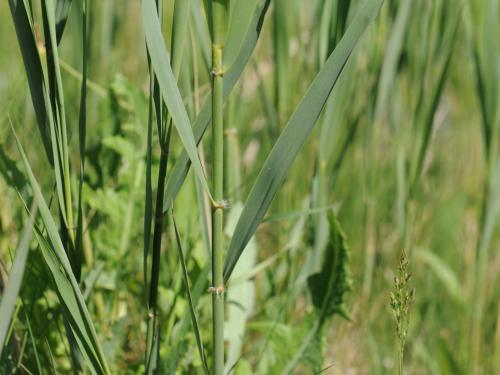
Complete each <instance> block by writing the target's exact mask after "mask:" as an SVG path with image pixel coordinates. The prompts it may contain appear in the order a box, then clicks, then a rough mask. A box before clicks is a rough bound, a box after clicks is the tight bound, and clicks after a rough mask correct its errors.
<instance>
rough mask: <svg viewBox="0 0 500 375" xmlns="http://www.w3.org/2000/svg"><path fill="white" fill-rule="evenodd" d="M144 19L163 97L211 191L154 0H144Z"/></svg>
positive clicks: (187, 150) (199, 172)
mask: <svg viewBox="0 0 500 375" xmlns="http://www.w3.org/2000/svg"><path fill="white" fill-rule="evenodd" d="M141 10H142V20H143V27H144V33H145V35H146V44H147V47H148V52H149V55H150V57H151V65H152V66H153V70H154V72H155V75H156V77H157V79H158V83H159V85H160V90H161V93H162V97H163V100H164V101H165V104H166V106H167V108H168V111H169V114H170V115H171V116H172V119H173V123H174V125H175V127H176V128H177V131H178V134H179V137H180V139H181V141H182V143H183V145H184V147H185V150H186V152H187V154H188V155H189V159H190V160H191V162H192V163H193V165H194V170H195V173H196V175H197V177H198V178H199V179H200V181H201V183H202V185H203V188H204V189H205V190H206V192H207V193H208V194H209V195H210V190H209V188H208V183H207V179H206V177H205V173H204V172H203V168H202V166H201V161H200V158H199V155H198V152H197V149H196V142H195V139H194V136H193V131H192V129H191V124H190V121H189V117H188V114H187V112H186V108H185V106H184V103H183V102H182V98H181V94H180V92H179V88H178V87H177V83H176V79H175V77H174V73H173V72H172V68H171V67H170V59H169V57H168V54H167V50H166V48H165V43H164V41H163V36H162V33H161V27H160V22H159V19H158V14H157V11H156V5H155V3H154V1H153V0H142V6H141Z"/></svg>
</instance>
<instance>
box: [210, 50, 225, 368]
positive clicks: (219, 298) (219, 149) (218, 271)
mask: <svg viewBox="0 0 500 375" xmlns="http://www.w3.org/2000/svg"><path fill="white" fill-rule="evenodd" d="M212 59H213V62H212V63H213V78H212V91H213V97H212V111H213V124H212V127H213V137H212V138H213V145H212V146H213V150H212V151H213V163H214V164H213V195H214V199H215V200H216V202H222V200H223V185H224V122H223V113H222V112H223V108H222V94H223V92H222V90H223V87H222V76H221V75H220V74H219V72H221V71H222V47H221V46H220V45H216V44H214V45H213V48H212ZM223 220H224V214H223V205H222V204H216V205H214V206H213V208H212V283H213V285H212V288H213V289H212V290H213V293H212V308H213V340H214V348H213V351H214V352H213V373H214V375H220V374H222V373H223V371H224V295H223V293H221V291H222V290H223V289H221V288H223V266H224V260H223V256H222V252H223V240H224V239H223Z"/></svg>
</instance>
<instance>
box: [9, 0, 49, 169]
mask: <svg viewBox="0 0 500 375" xmlns="http://www.w3.org/2000/svg"><path fill="white" fill-rule="evenodd" d="M9 6H10V12H11V14H12V20H13V21H14V26H15V28H16V35H17V40H18V42H19V48H20V49H21V54H22V56H23V62H24V68H25V70H26V75H27V77H28V84H29V88H30V93H31V100H32V102H33V107H34V109H35V114H36V119H37V123H38V129H39V130H40V135H41V137H42V141H43V146H44V148H45V153H46V155H47V158H48V159H49V161H50V163H53V158H52V145H51V141H50V134H49V129H48V127H47V112H46V108H45V101H44V80H43V71H42V63H41V61H40V55H39V53H38V46H37V43H36V40H35V35H34V32H33V27H32V24H31V21H30V14H31V10H30V9H27V8H26V5H25V2H24V1H23V0H9Z"/></svg>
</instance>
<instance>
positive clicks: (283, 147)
mask: <svg viewBox="0 0 500 375" xmlns="http://www.w3.org/2000/svg"><path fill="white" fill-rule="evenodd" d="M382 3H383V0H367V1H365V3H364V4H363V6H362V7H361V8H360V10H359V11H358V13H357V15H356V16H355V18H354V19H353V21H352V23H351V25H350V26H349V27H348V29H347V31H346V33H345V34H344V36H343V37H342V39H341V41H340V42H339V44H338V45H337V47H336V48H335V50H334V51H333V52H332V54H331V55H330V57H329V58H328V60H327V61H326V63H325V64H324V66H323V68H322V69H321V71H320V72H319V73H318V74H317V76H316V78H315V79H314V81H313V83H312V84H311V86H310V87H309V89H308V91H307V93H306V95H305V96H304V98H303V99H302V101H301V103H300V104H299V106H298V108H297V109H296V111H295V112H294V114H293V115H292V117H291V118H290V120H289V122H288V124H287V126H286V128H285V129H284V130H283V133H282V134H281V135H280V137H279V138H278V141H277V142H276V144H275V145H274V147H273V149H272V150H271V153H270V154H269V156H268V158H267V160H266V161H265V163H264V166H263V167H262V169H261V171H260V173H259V176H258V177H257V181H256V182H255V184H254V186H253V188H252V190H251V192H250V196H249V197H248V199H247V202H246V204H245V207H244V209H243V212H242V214H241V216H240V219H239V220H238V224H237V226H236V230H235V232H234V235H233V237H232V239H231V242H230V244H229V251H228V256H227V258H226V263H225V265H224V282H227V281H228V280H229V277H230V276H231V273H232V271H233V269H234V267H235V266H236V263H237V262H238V259H239V257H240V256H241V253H242V252H243V250H244V249H245V246H246V244H247V243H248V241H249V240H250V238H251V237H252V235H253V234H254V233H255V231H256V230H257V227H258V226H259V224H260V223H261V222H262V220H263V218H264V214H265V213H266V211H267V209H268V208H269V206H270V205H271V202H272V201H273V199H274V197H275V195H276V193H277V191H278V189H279V187H280V186H281V184H282V182H283V180H284V179H285V177H286V174H287V172H288V170H289V169H290V166H291V165H292V163H293V161H294V160H295V158H296V156H297V155H298V153H299V151H300V149H301V147H302V145H303V144H304V142H305V141H306V139H307V137H308V135H309V134H310V132H311V131H312V129H313V128H314V125H315V123H316V121H317V119H318V117H319V115H320V114H321V111H322V109H323V107H324V105H325V103H326V101H327V99H328V97H329V95H330V93H331V91H332V89H333V87H334V86H335V83H336V82H337V79H338V77H339V76H340V74H341V73H342V71H343V69H344V66H345V64H346V62H347V60H348V59H349V56H350V55H351V53H352V51H353V50H354V47H355V46H356V44H357V42H358V40H359V38H360V37H361V35H362V34H363V32H364V31H365V29H366V28H367V27H368V25H369V24H370V23H371V21H372V19H373V18H374V17H375V15H376V14H377V13H378V10H379V9H380V6H381V5H382Z"/></svg>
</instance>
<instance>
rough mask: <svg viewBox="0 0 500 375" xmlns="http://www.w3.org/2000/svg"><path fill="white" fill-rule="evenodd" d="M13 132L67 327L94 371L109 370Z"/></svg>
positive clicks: (68, 264) (55, 232)
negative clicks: (36, 205) (44, 233)
mask: <svg viewBox="0 0 500 375" xmlns="http://www.w3.org/2000/svg"><path fill="white" fill-rule="evenodd" d="M12 131H13V132H14V129H12ZM14 135H15V137H16V143H17V147H18V149H19V153H20V154H21V158H22V160H23V164H24V167H25V170H26V173H27V174H28V179H29V182H30V185H31V188H32V190H33V194H34V197H35V199H36V200H37V202H38V205H39V210H40V216H41V218H42V222H43V224H44V227H45V229H46V230H47V234H48V237H49V239H50V243H49V242H48V241H47V240H46V239H45V237H44V236H43V235H42V232H41V230H39V229H37V227H35V229H36V236H37V240H38V243H39V244H40V248H41V250H42V254H43V256H44V259H45V261H46V263H47V265H48V266H49V269H50V271H51V273H52V276H53V278H54V282H55V286H56V288H57V291H58V295H59V298H60V301H61V304H62V306H63V311H64V313H65V317H66V318H67V319H68V321H69V322H70V324H71V329H72V330H73V331H74V334H75V338H76V339H77V340H78V344H79V347H80V348H81V350H82V354H84V355H85V356H86V357H87V359H88V362H89V364H90V365H91V366H92V369H93V372H94V373H96V374H109V370H108V367H107V363H106V359H105V357H104V353H103V351H102V349H101V346H100V344H99V341H98V339H97V334H96V332H95V329H94V326H93V323H92V320H91V318H90V314H89V312H88V310H87V307H86V305H85V301H84V298H83V296H82V293H81V291H80V288H79V286H78V282H77V280H76V278H75V275H74V274H73V270H72V268H71V264H70V262H69V260H68V257H67V255H66V251H65V249H64V246H63V244H62V241H61V238H60V237H59V233H58V231H57V226H56V223H55V222H54V219H53V218H52V215H51V213H50V209H49V207H48V206H47V204H46V202H45V199H44V198H43V195H42V192H41V191H40V187H39V186H38V182H37V181H36V178H35V176H34V175H33V172H32V170H31V167H30V165H29V162H28V159H27V157H26V154H25V153H24V150H23V148H22V146H21V143H20V142H19V139H18V138H17V135H16V134H15V132H14Z"/></svg>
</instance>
